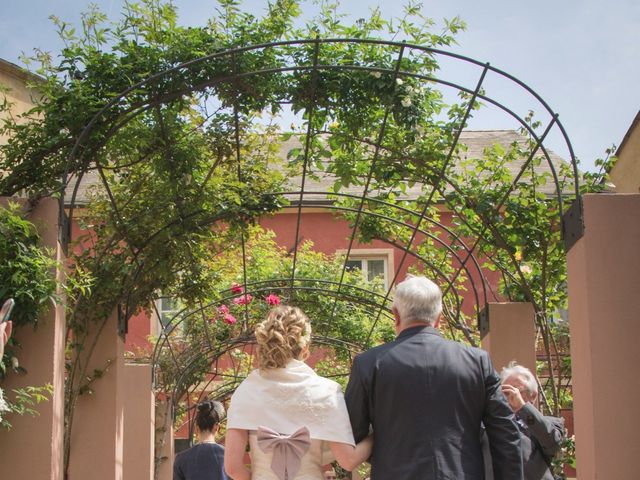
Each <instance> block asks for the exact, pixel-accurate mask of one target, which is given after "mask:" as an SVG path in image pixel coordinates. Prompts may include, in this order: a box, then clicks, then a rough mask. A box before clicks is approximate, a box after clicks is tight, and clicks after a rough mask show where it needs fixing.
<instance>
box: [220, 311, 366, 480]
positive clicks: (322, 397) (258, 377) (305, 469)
mask: <svg viewBox="0 0 640 480" xmlns="http://www.w3.org/2000/svg"><path fill="white" fill-rule="evenodd" d="M255 334H256V341H257V343H258V347H259V348H258V358H259V364H260V368H259V369H257V370H254V371H253V372H251V374H249V376H248V377H247V378H246V379H245V380H244V381H243V382H242V383H241V384H240V386H239V387H238V389H237V390H236V392H235V393H234V394H233V396H232V397H231V404H230V406H229V410H228V412H227V435H226V440H225V456H224V465H225V470H226V471H227V474H228V475H229V476H230V477H231V478H233V479H234V480H249V479H252V480H322V479H323V478H324V476H323V468H322V467H323V465H326V464H327V463H330V462H332V461H333V460H334V459H336V460H337V461H338V463H339V464H340V465H341V466H342V467H343V468H345V469H346V470H353V469H354V468H355V467H357V466H358V465H360V464H361V463H362V462H363V461H365V460H366V459H367V458H368V457H369V455H370V454H371V448H372V446H373V439H372V436H371V435H369V437H367V438H365V439H364V440H363V441H361V442H360V443H359V444H357V445H356V444H355V442H354V440H353V433H352V431H351V424H350V422H349V416H348V413H347V408H346V405H345V403H344V398H343V396H342V390H341V389H340V386H339V385H338V384H337V383H335V382H333V381H331V380H329V379H327V378H323V377H320V376H318V375H316V373H315V372H314V371H313V370H312V369H311V368H310V367H309V366H307V365H306V364H305V363H304V362H303V360H304V359H305V358H306V357H307V355H308V353H309V343H310V341H311V325H310V324H309V319H308V318H307V317H306V315H305V314H304V313H303V312H302V310H300V309H299V308H297V307H290V306H286V305H281V306H278V307H276V308H274V309H272V310H271V311H270V312H269V315H268V316H267V319H266V320H264V321H263V322H262V323H260V324H259V325H258V326H257V328H256V332H255ZM247 443H248V444H249V449H250V457H251V470H249V469H247V467H246V466H245V461H244V459H245V451H246V447H247Z"/></svg>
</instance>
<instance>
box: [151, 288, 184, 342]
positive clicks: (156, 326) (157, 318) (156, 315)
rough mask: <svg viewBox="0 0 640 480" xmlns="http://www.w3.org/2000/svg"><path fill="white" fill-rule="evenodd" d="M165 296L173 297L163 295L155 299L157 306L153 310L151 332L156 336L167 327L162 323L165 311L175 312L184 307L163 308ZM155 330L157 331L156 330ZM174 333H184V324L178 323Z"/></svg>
mask: <svg viewBox="0 0 640 480" xmlns="http://www.w3.org/2000/svg"><path fill="white" fill-rule="evenodd" d="M163 298H171V297H169V296H167V295H161V296H159V297H158V298H157V299H156V300H155V305H156V308H155V309H154V310H153V312H152V315H151V334H152V335H155V336H159V335H160V334H161V333H162V332H163V331H164V329H165V326H164V325H163V324H162V321H161V316H162V314H163V313H164V312H175V313H178V312H179V311H180V310H182V308H179V309H178V310H162V299H163ZM154 330H155V331H154ZM173 333H174V334H178V335H180V334H182V325H181V324H180V325H178V326H177V327H176V329H175V330H174V331H173Z"/></svg>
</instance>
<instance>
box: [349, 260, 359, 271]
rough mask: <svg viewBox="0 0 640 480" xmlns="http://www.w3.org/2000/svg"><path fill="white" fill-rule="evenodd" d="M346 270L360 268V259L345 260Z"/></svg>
mask: <svg viewBox="0 0 640 480" xmlns="http://www.w3.org/2000/svg"><path fill="white" fill-rule="evenodd" d="M347 270H362V260H347Z"/></svg>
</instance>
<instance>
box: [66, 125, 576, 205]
mask: <svg viewBox="0 0 640 480" xmlns="http://www.w3.org/2000/svg"><path fill="white" fill-rule="evenodd" d="M513 142H518V143H524V142H526V138H525V137H523V136H522V135H520V134H519V133H518V132H516V131H514V130H467V131H463V132H462V134H461V136H460V143H462V144H464V145H465V146H466V150H464V151H462V152H461V154H460V158H459V159H454V162H456V164H458V163H459V162H461V161H465V160H472V159H475V158H482V157H483V152H484V150H485V149H486V148H488V147H491V146H493V145H495V144H500V145H502V146H504V147H508V146H509V145H511V144H512V143H513ZM300 147H302V145H301V143H300V140H299V138H298V137H295V136H292V137H290V138H289V139H288V140H286V141H284V142H283V143H282V145H281V149H280V155H281V157H282V158H286V156H287V153H288V152H289V151H290V150H291V149H293V148H300ZM547 151H548V153H549V156H550V158H551V162H552V163H553V165H554V167H555V168H556V170H557V168H558V167H559V166H560V164H562V163H566V162H565V161H564V160H563V159H562V158H560V157H559V156H558V155H556V154H555V153H553V152H552V151H550V150H547ZM539 155H542V153H541V152H539ZM525 161H526V158H522V159H518V160H515V161H512V162H510V163H509V164H508V168H509V170H510V171H511V173H512V176H516V175H517V174H518V172H519V171H520V169H521V168H522V165H523V164H524V162H525ZM454 166H455V164H454ZM534 171H535V173H536V174H538V175H541V174H545V173H551V169H550V167H549V164H548V162H547V161H546V160H543V161H542V162H541V163H540V165H538V166H536V167H535V169H534ZM334 181H335V177H333V176H332V175H330V174H326V173H323V174H321V175H319V179H312V178H310V177H307V179H306V183H305V192H331V191H332V189H331V187H332V185H333V183H334ZM98 183H99V177H98V174H97V173H96V172H94V171H90V172H88V173H87V174H86V175H85V176H84V178H83V181H82V183H81V185H80V187H79V189H78V196H77V200H76V203H77V204H80V205H81V204H85V203H86V202H87V188H88V187H89V186H91V185H95V184H98ZM289 183H290V188H291V190H292V191H299V190H300V184H301V178H300V177H293V178H291V179H290V181H289ZM425 187H426V186H425V185H424V184H418V183H416V184H415V185H413V186H412V187H410V188H408V189H407V197H408V198H409V199H411V198H417V197H418V196H419V195H420V194H421V193H422V190H423V189H424V188H425ZM72 190H73V185H71V186H70V187H69V188H68V189H67V197H68V198H69V199H70V198H71V192H72ZM540 191H541V192H542V193H545V194H548V195H554V194H555V191H556V190H555V185H554V183H553V182H552V180H551V177H549V179H548V180H547V184H546V185H545V186H544V187H541V189H540ZM341 192H342V193H346V194H355V195H360V194H361V192H362V187H359V186H351V187H349V188H345V189H343V190H342V191H341ZM290 198H291V199H294V196H291V197H290ZM305 198H306V200H311V201H314V202H315V201H317V202H320V203H322V202H323V201H326V197H325V196H324V195H308V196H306V197H305Z"/></svg>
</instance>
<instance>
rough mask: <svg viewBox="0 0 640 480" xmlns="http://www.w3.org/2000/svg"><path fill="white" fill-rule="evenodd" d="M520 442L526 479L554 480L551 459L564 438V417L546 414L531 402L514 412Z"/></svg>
mask: <svg viewBox="0 0 640 480" xmlns="http://www.w3.org/2000/svg"><path fill="white" fill-rule="evenodd" d="M516 417H517V419H518V422H517V423H518V429H519V430H520V436H521V443H522V460H523V462H524V478H525V480H553V479H554V477H553V473H552V472H551V471H549V464H548V463H547V461H546V460H545V458H548V459H549V460H551V459H552V458H553V456H554V455H555V454H556V453H557V452H558V451H559V450H560V447H561V446H562V440H563V439H564V419H563V418H558V417H546V416H544V415H542V414H541V413H540V412H539V411H538V410H537V409H536V407H534V406H533V405H531V404H530V403H527V404H525V406H524V407H522V408H521V409H520V411H518V413H517V414H516Z"/></svg>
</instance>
